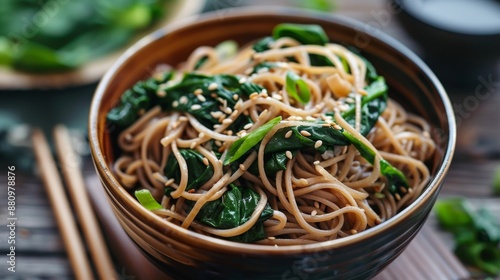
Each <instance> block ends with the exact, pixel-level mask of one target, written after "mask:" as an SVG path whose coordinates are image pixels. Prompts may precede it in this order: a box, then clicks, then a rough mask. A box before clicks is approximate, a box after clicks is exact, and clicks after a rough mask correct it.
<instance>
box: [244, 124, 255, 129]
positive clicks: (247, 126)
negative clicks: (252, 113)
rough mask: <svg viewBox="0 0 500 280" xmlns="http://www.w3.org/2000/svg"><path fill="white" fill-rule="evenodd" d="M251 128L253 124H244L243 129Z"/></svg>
mask: <svg viewBox="0 0 500 280" xmlns="http://www.w3.org/2000/svg"><path fill="white" fill-rule="evenodd" d="M252 126H253V123H247V124H245V126H244V127H243V129H250V128H251V127H252Z"/></svg>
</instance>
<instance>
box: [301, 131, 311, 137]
mask: <svg viewBox="0 0 500 280" xmlns="http://www.w3.org/2000/svg"><path fill="white" fill-rule="evenodd" d="M300 134H302V136H306V137H309V136H311V133H309V132H308V131H305V130H302V131H300Z"/></svg>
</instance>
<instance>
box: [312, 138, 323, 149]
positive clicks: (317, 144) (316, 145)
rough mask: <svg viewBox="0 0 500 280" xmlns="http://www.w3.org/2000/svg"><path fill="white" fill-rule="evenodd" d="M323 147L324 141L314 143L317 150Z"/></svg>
mask: <svg viewBox="0 0 500 280" xmlns="http://www.w3.org/2000/svg"><path fill="white" fill-rule="evenodd" d="M321 145H323V141H321V140H318V141H316V143H314V148H315V149H317V148H319V147H321Z"/></svg>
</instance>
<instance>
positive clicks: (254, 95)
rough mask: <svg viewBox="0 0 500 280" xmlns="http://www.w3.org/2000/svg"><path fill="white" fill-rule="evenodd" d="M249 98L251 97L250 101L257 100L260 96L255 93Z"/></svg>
mask: <svg viewBox="0 0 500 280" xmlns="http://www.w3.org/2000/svg"><path fill="white" fill-rule="evenodd" d="M249 97H250V99H256V98H257V97H259V94H258V93H256V92H254V93H252V94H250V96H249Z"/></svg>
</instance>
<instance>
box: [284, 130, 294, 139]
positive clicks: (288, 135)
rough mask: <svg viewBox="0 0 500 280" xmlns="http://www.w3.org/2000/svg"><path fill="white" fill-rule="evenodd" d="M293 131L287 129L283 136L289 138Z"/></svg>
mask: <svg viewBox="0 0 500 280" xmlns="http://www.w3.org/2000/svg"><path fill="white" fill-rule="evenodd" d="M292 133H293V131H291V130H289V131H288V132H287V133H285V138H290V137H291V136H292Z"/></svg>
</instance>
